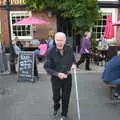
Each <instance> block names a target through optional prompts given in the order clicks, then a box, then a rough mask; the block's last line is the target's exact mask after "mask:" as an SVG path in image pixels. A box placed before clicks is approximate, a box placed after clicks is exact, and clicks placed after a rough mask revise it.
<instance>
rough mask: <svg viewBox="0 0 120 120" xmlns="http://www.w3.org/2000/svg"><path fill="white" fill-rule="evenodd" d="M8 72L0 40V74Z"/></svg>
mask: <svg viewBox="0 0 120 120" xmlns="http://www.w3.org/2000/svg"><path fill="white" fill-rule="evenodd" d="M7 70H8V66H7V61H6V56H5V51H4V46H3V44H2V41H1V38H0V73H4V72H6V71H7Z"/></svg>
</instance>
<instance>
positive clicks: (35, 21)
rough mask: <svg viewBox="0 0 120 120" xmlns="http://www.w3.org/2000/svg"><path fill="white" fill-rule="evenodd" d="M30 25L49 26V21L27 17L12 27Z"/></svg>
mask: <svg viewBox="0 0 120 120" xmlns="http://www.w3.org/2000/svg"><path fill="white" fill-rule="evenodd" d="M21 24H22V25H30V24H50V22H49V21H46V20H42V19H39V18H36V17H27V18H24V19H22V20H20V21H17V22H16V23H15V24H14V25H21Z"/></svg>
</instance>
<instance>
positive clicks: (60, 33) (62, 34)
mask: <svg viewBox="0 0 120 120" xmlns="http://www.w3.org/2000/svg"><path fill="white" fill-rule="evenodd" d="M57 36H60V37H63V38H64V40H66V35H65V33H63V32H57V33H56V34H55V38H56V37H57Z"/></svg>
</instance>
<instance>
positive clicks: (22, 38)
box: [10, 11, 33, 41]
mask: <svg viewBox="0 0 120 120" xmlns="http://www.w3.org/2000/svg"><path fill="white" fill-rule="evenodd" d="M13 14H16V16H17V14H23V15H24V14H26V16H27V15H28V16H31V15H32V14H31V11H10V26H11V40H14V39H15V37H16V36H15V35H14V34H13V26H15V25H13V24H12V17H13ZM18 16H19V15H18ZM17 37H18V38H19V39H20V40H23V41H29V40H31V39H33V30H32V25H31V28H30V36H17Z"/></svg>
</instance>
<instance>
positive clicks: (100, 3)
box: [97, 1, 120, 8]
mask: <svg viewBox="0 0 120 120" xmlns="http://www.w3.org/2000/svg"><path fill="white" fill-rule="evenodd" d="M97 5H98V6H99V7H103V8H120V1H98V2H97Z"/></svg>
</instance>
